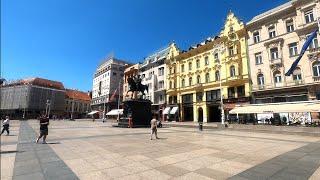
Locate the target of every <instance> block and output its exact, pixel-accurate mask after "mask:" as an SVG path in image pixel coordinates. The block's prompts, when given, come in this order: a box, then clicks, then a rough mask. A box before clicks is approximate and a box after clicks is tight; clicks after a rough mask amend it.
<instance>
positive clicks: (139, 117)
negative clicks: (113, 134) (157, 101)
mask: <svg viewBox="0 0 320 180" xmlns="http://www.w3.org/2000/svg"><path fill="white" fill-rule="evenodd" d="M130 115H131V117H132V122H133V127H149V126H150V121H151V119H152V113H151V101H150V100H144V99H133V100H126V101H123V117H124V118H121V119H120V120H119V123H118V126H119V127H128V125H129V122H128V118H129V116H130Z"/></svg>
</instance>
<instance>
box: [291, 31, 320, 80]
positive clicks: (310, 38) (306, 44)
mask: <svg viewBox="0 0 320 180" xmlns="http://www.w3.org/2000/svg"><path fill="white" fill-rule="evenodd" d="M317 31H318V29H317V30H315V31H314V32H313V33H312V34H311V35H310V36H309V37H308V39H307V40H306V42H305V43H304V45H303V46H302V49H301V51H300V55H299V57H298V58H297V59H296V60H295V61H294V62H293V63H292V65H291V67H290V69H289V70H288V72H287V73H286V74H285V75H286V76H290V75H291V74H292V73H293V71H294V70H295V69H296V67H297V65H298V63H299V61H300V59H301V58H302V56H303V54H304V53H305V52H306V50H307V49H308V47H309V45H310V44H311V42H312V39H313V38H315V37H316V35H317Z"/></svg>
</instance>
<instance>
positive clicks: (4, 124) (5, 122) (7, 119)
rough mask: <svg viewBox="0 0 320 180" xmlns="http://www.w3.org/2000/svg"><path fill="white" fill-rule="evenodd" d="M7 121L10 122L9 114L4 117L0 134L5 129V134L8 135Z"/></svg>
mask: <svg viewBox="0 0 320 180" xmlns="http://www.w3.org/2000/svg"><path fill="white" fill-rule="evenodd" d="M9 123H10V120H9V116H6V119H5V120H4V121H3V123H2V126H3V129H2V131H1V135H2V134H3V133H4V131H7V136H9V126H10V125H9Z"/></svg>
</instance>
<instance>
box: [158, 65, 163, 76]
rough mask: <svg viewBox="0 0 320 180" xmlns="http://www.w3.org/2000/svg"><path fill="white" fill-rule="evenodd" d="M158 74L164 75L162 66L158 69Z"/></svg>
mask: <svg viewBox="0 0 320 180" xmlns="http://www.w3.org/2000/svg"><path fill="white" fill-rule="evenodd" d="M158 74H159V76H163V75H164V68H163V67H161V68H159V69H158Z"/></svg>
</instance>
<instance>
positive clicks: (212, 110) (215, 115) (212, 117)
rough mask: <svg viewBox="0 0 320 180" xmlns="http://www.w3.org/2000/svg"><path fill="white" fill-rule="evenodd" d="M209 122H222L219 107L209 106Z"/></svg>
mask: <svg viewBox="0 0 320 180" xmlns="http://www.w3.org/2000/svg"><path fill="white" fill-rule="evenodd" d="M207 108H208V122H220V121H221V110H220V107H219V105H208V106H207Z"/></svg>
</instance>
